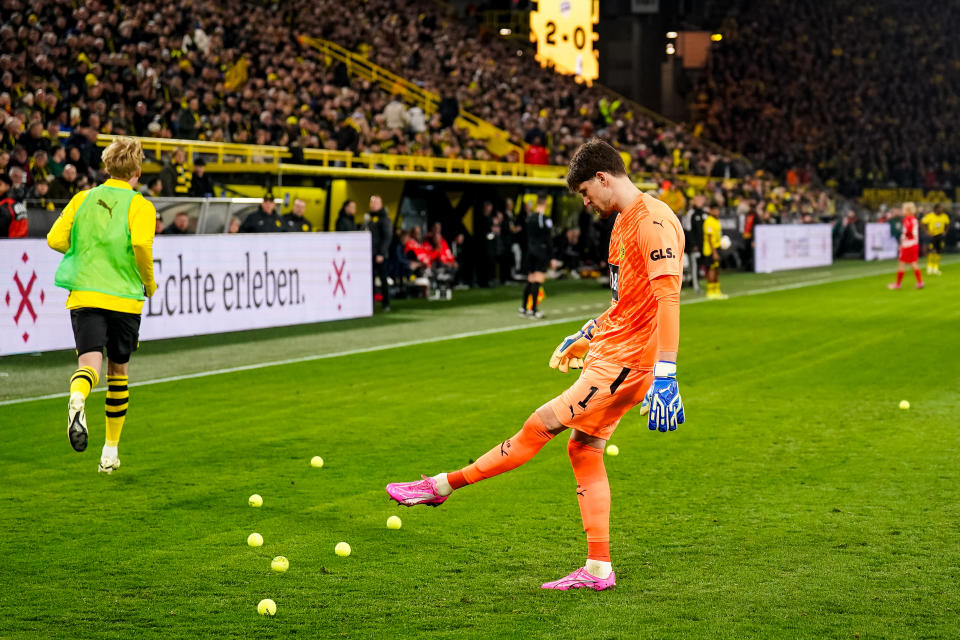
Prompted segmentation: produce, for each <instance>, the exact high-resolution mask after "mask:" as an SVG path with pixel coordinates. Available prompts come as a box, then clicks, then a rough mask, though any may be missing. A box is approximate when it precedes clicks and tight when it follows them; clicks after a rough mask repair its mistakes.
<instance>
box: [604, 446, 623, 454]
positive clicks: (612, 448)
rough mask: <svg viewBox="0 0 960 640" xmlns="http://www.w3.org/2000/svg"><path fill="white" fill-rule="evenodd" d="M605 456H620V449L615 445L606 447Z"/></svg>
mask: <svg viewBox="0 0 960 640" xmlns="http://www.w3.org/2000/svg"><path fill="white" fill-rule="evenodd" d="M607 455H608V456H618V455H620V447H618V446H617V445H615V444H611V445H610V446H608V447H607Z"/></svg>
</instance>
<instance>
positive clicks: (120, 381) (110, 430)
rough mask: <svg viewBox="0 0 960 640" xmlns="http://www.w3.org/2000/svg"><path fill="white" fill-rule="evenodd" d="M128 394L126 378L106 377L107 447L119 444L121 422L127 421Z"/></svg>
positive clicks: (121, 428)
mask: <svg viewBox="0 0 960 640" xmlns="http://www.w3.org/2000/svg"><path fill="white" fill-rule="evenodd" d="M129 404H130V392H129V391H128V390H127V376H107V405H106V406H107V446H108V447H115V446H117V443H119V442H120V432H121V431H122V430H123V421H124V420H126V419H127V406H129Z"/></svg>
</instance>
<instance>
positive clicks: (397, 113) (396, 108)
mask: <svg viewBox="0 0 960 640" xmlns="http://www.w3.org/2000/svg"><path fill="white" fill-rule="evenodd" d="M383 117H384V125H385V126H386V127H387V128H388V129H399V130H405V129H406V128H407V124H408V123H409V120H408V118H407V108H406V107H405V106H404V104H403V102H402V101H401V100H400V96H398V95H394V96H393V98H392V99H391V100H390V103H389V104H387V106H386V107H385V108H384V110H383Z"/></svg>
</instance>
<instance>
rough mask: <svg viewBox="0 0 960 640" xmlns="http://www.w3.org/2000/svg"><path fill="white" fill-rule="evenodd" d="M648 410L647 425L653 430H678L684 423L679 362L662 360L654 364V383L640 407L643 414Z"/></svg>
mask: <svg viewBox="0 0 960 640" xmlns="http://www.w3.org/2000/svg"><path fill="white" fill-rule="evenodd" d="M644 409H646V410H647V411H644ZM647 412H649V413H648V415H647V426H648V427H650V430H651V431H676V429H677V425H680V424H683V420H684V418H683V400H681V399H680V388H679V387H678V386H677V363H675V362H665V361H662V360H661V361H660V362H658V363H656V364H655V365H653V383H652V384H651V385H650V389H649V390H648V391H647V395H646V397H645V398H644V399H643V404H642V405H641V407H640V414H641V415H643V414H644V413H647Z"/></svg>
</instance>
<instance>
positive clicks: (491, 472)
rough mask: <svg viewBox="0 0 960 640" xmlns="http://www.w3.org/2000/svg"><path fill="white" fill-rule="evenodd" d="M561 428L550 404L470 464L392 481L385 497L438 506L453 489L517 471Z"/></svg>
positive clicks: (408, 504)
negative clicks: (400, 480) (403, 480)
mask: <svg viewBox="0 0 960 640" xmlns="http://www.w3.org/2000/svg"><path fill="white" fill-rule="evenodd" d="M564 429H566V427H565V426H563V425H562V424H560V421H559V420H558V419H557V417H556V415H555V414H554V413H553V410H551V409H550V407H549V405H544V406H542V407H540V408H539V409H537V411H536V412H534V413H532V414H531V415H530V417H529V418H527V421H526V422H524V423H523V428H522V429H520V431H518V432H517V433H516V434H515V435H514V436H513V437H512V438H508V439H507V440H504V441H503V442H501V443H500V444H498V445H497V446H495V447H494V448H492V449H491V450H490V451H488V452H487V453H485V454H483V455H482V456H480V458H479V459H477V461H476V462H474V463H473V464H470V465H468V466H466V467H464V468H463V469H460V470H458V471H453V472H451V473H440V474H437V475H435V476H433V477H426V476H424V477H423V479H422V480H419V481H414V482H392V483H390V484H388V485H387V494H388V495H389V496H390V497H391V498H392V499H394V500H396V501H397V502H398V503H399V504H402V505H404V506H408V507H412V506H414V505H418V504H429V505H431V506H439V505H441V504H443V502H444V501H445V500H446V499H447V496H449V495H450V494H451V493H453V491H454V490H455V489H460V488H461V487H465V486H466V485H468V484H473V483H475V482H479V481H480V480H483V479H485V478H492V477H493V476H496V475H499V474H501V473H504V472H506V471H510V470H511V469H516V468H517V467H519V466H520V465H522V464H523V463H524V462H526V461H528V460H530V458H532V457H533V456H535V455H536V454H537V452H538V451H540V449H542V448H543V445H545V444H546V443H548V442H549V441H550V440H551V439H552V438H553V437H554V436H555V435H556V434H558V433H560V432H561V431H563V430H564Z"/></svg>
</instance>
